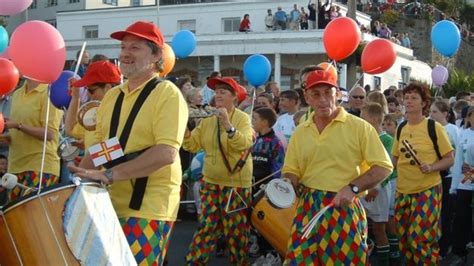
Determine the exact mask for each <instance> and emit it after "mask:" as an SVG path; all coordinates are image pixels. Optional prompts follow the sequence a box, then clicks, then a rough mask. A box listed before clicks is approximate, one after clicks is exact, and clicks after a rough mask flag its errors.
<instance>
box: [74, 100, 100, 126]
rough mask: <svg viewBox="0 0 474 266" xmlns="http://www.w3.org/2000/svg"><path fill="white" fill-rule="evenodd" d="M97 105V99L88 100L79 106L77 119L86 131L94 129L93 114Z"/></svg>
mask: <svg viewBox="0 0 474 266" xmlns="http://www.w3.org/2000/svg"><path fill="white" fill-rule="evenodd" d="M99 106H100V102H99V101H90V102H87V103H85V104H83V105H82V106H81V108H79V112H78V113H77V121H78V122H79V124H80V125H81V126H83V127H84V128H85V129H86V130H88V131H94V130H95V124H96V120H95V116H96V113H97V108H99Z"/></svg>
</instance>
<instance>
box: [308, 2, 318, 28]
mask: <svg viewBox="0 0 474 266" xmlns="http://www.w3.org/2000/svg"><path fill="white" fill-rule="evenodd" d="M308 10H309V16H308V23H309V29H310V30H314V29H316V25H317V24H316V14H317V13H316V4H315V3H311V0H309V4H308Z"/></svg>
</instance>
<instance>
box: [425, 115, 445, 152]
mask: <svg viewBox="0 0 474 266" xmlns="http://www.w3.org/2000/svg"><path fill="white" fill-rule="evenodd" d="M428 134H429V135H430V139H431V141H432V142H433V146H434V149H435V151H436V156H438V160H441V158H443V157H442V156H441V153H440V152H439V147H438V136H437V135H436V125H435V121H434V120H433V119H428Z"/></svg>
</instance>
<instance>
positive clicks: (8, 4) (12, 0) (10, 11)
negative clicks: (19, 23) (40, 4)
mask: <svg viewBox="0 0 474 266" xmlns="http://www.w3.org/2000/svg"><path fill="white" fill-rule="evenodd" d="M32 2H33V0H2V1H0V15H4V16H8V15H15V14H18V13H21V12H23V11H24V10H25V9H27V8H28V7H29V6H30V5H31V3H32Z"/></svg>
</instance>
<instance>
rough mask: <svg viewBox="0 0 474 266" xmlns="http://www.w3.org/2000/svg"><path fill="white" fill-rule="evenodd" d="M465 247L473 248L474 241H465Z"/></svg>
mask: <svg viewBox="0 0 474 266" xmlns="http://www.w3.org/2000/svg"><path fill="white" fill-rule="evenodd" d="M466 248H468V249H474V242H472V241H471V242H469V243H467V245H466Z"/></svg>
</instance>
